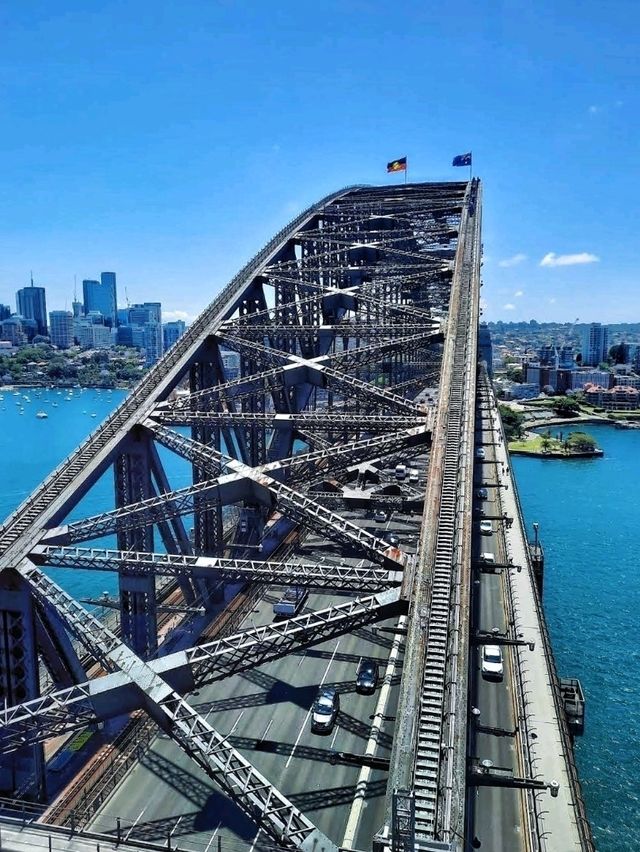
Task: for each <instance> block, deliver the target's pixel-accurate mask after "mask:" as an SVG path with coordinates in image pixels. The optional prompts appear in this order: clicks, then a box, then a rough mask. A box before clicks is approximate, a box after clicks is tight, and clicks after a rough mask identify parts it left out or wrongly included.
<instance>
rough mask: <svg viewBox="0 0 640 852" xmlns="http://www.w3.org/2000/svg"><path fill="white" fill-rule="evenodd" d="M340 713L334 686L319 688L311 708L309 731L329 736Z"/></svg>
mask: <svg viewBox="0 0 640 852" xmlns="http://www.w3.org/2000/svg"><path fill="white" fill-rule="evenodd" d="M339 712H340V696H339V695H338V691H337V689H336V688H335V687H334V686H321V687H320V689H319V690H318V694H317V696H316V700H315V701H314V702H313V707H312V708H311V731H312V733H314V734H330V733H331V731H332V730H333V726H334V725H335V722H336V719H337V718H338V713H339Z"/></svg>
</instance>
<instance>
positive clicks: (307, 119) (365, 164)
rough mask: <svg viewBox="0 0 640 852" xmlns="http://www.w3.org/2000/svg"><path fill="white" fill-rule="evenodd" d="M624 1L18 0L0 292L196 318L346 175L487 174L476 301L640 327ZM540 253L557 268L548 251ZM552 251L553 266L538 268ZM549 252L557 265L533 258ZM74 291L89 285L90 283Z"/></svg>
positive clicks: (9, 297)
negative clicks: (109, 281) (464, 162)
mask: <svg viewBox="0 0 640 852" xmlns="http://www.w3.org/2000/svg"><path fill="white" fill-rule="evenodd" d="M639 19H640V12H639V11H638V7H637V6H636V5H635V4H634V3H632V2H616V0H613V2H612V3H608V4H605V3H602V2H601V1H600V0H599V2H593V0H585V1H584V2H573V0H564V2H562V3H557V2H549V0H538V2H535V3H534V2H528V1H527V0H523V2H515V0H514V2H509V1H508V0H505V2H485V3H477V2H466V1H463V2H458V3H456V4H452V3H447V4H442V3H437V4H436V3H425V2H424V0H422V2H419V3H413V2H396V3H388V2H385V3H382V2H367V0H352V2H350V0H335V2H333V1H332V2H322V0H317V2H313V3H312V2H307V0H296V2H278V0H269V2H255V0H253V2H252V0H248V2H247V0H245V2H232V0H198V2H195V0H181V2H179V3H178V2H163V0H154V2H142V0H128V2H126V3H125V2H122V0H101V2H97V0H82V2H68V0H56V2H51V0H46V2H38V0H5V2H4V3H3V4H2V6H1V7H0V156H1V158H2V160H1V161H2V168H1V169H0V302H5V303H7V302H8V303H11V304H12V305H13V304H14V298H15V291H16V289H18V288H19V287H21V286H24V285H25V284H26V283H27V282H28V277H29V270H30V269H33V271H34V277H35V280H36V283H38V284H41V285H43V286H45V287H46V288H47V297H48V306H49V308H50V309H51V308H61V307H64V305H65V302H66V303H67V304H70V301H71V297H72V294H73V277H74V274H76V275H77V277H78V282H81V281H82V279H83V278H93V277H96V276H97V274H98V273H99V272H100V271H101V270H105V269H106V270H115V271H116V272H117V273H118V287H119V296H120V301H123V296H124V288H125V286H126V288H127V292H128V296H129V299H130V300H131V301H139V300H144V299H154V300H155V299H160V300H161V301H162V302H163V306H164V308H165V311H166V312H171V314H170V315H175V316H177V315H179V312H183V313H185V314H187V315H188V316H193V315H195V314H197V313H198V312H199V310H200V309H202V308H203V307H204V306H205V305H206V304H207V303H208V302H209V301H210V300H211V299H212V298H213V296H214V295H215V294H216V293H217V292H218V291H219V289H220V287H221V286H223V285H224V284H225V283H226V281H227V280H228V279H229V278H230V277H231V276H232V275H233V274H234V273H235V272H236V271H237V270H238V268H239V267H240V266H241V265H242V264H243V263H244V262H245V261H246V260H247V259H248V258H249V257H250V256H252V255H253V254H255V253H256V252H257V251H258V250H259V249H260V248H261V247H262V245H263V244H264V242H265V241H266V240H267V239H268V238H269V237H270V236H271V235H272V234H273V233H274V232H275V231H276V230H277V229H279V228H280V227H281V226H282V225H283V224H284V223H285V222H286V221H288V220H289V219H290V218H291V217H292V216H293V215H294V214H296V213H297V212H298V211H299V210H301V209H302V208H304V207H306V206H307V205H308V204H309V203H311V202H313V201H315V200H316V199H318V198H319V197H321V196H322V195H324V194H326V193H327V192H330V191H332V190H334V189H336V188H338V187H341V186H344V185H346V184H350V183H384V182H387V181H389V182H393V181H397V180H402V175H400V176H393V175H390V176H387V175H386V173H385V164H386V162H387V161H388V160H390V159H392V158H395V157H399V156H402V155H405V154H406V155H407V156H408V158H409V169H410V170H409V178H410V179H414V180H441V179H451V180H457V179H460V178H461V177H464V176H465V175H466V173H467V172H466V170H465V169H452V168H451V167H450V162H451V158H452V156H453V155H454V154H457V153H463V152H465V151H467V150H470V149H472V150H473V153H474V171H475V173H477V174H478V175H479V176H480V177H481V178H482V179H483V181H484V198H485V204H484V245H485V254H486V259H485V265H484V281H485V286H484V288H483V297H484V302H485V306H484V310H485V317H486V318H487V319H490V320H496V319H505V320H509V319H514V320H516V319H530V318H532V317H535V318H536V319H539V320H551V319H558V320H574V319H575V318H576V317H579V318H580V320H581V321H592V320H601V321H605V322H615V321H624V320H626V321H640V288H639V287H638V271H637V262H638V249H637V237H636V230H637V224H636V222H637V220H638V218H639V213H640V210H639V207H640V203H639V192H638V187H639V180H638V178H639V174H638V162H639V156H638V126H639V122H638V115H639V106H640V104H639V101H640V96H639V94H638V91H639V89H638V83H639V79H638V78H639V73H638V50H637V46H636V43H635V36H636V34H637V32H638V24H639V23H640V20H639ZM543 261H544V262H543ZM542 262H543V263H542ZM541 263H542V265H541ZM80 289H81V288H80V285H79V290H80Z"/></svg>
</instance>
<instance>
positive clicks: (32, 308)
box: [16, 278, 47, 334]
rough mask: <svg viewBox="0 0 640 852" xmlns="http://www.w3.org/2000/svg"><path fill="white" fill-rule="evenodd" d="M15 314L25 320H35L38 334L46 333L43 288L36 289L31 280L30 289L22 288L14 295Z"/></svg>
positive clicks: (45, 306) (45, 307) (45, 308)
mask: <svg viewBox="0 0 640 852" xmlns="http://www.w3.org/2000/svg"><path fill="white" fill-rule="evenodd" d="M16 306H17V313H18V314H20V316H23V317H24V318H25V319H31V320H35V321H36V324H37V326H38V331H37V333H38V334H46V333H47V301H46V298H45V292H44V287H36V286H34V283H33V278H32V279H31V286H30V287H23V288H22V289H21V290H18V292H17V293H16Z"/></svg>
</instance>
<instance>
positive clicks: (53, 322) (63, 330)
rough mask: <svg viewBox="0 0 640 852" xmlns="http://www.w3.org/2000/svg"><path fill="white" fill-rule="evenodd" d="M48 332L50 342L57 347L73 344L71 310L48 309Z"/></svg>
mask: <svg viewBox="0 0 640 852" xmlns="http://www.w3.org/2000/svg"><path fill="white" fill-rule="evenodd" d="M49 333H50V335H51V342H52V343H53V345H54V346H57V347H58V349H68V348H69V347H70V346H73V314H72V313H71V311H50V313H49Z"/></svg>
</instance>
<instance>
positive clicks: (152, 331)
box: [144, 322, 162, 367]
mask: <svg viewBox="0 0 640 852" xmlns="http://www.w3.org/2000/svg"><path fill="white" fill-rule="evenodd" d="M144 352H145V364H146V365H147V367H150V366H151V365H152V364H155V363H156V361H157V360H158V359H159V358H160V356H161V355H162V326H161V325H160V323H158V322H146V323H145V324H144Z"/></svg>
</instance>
